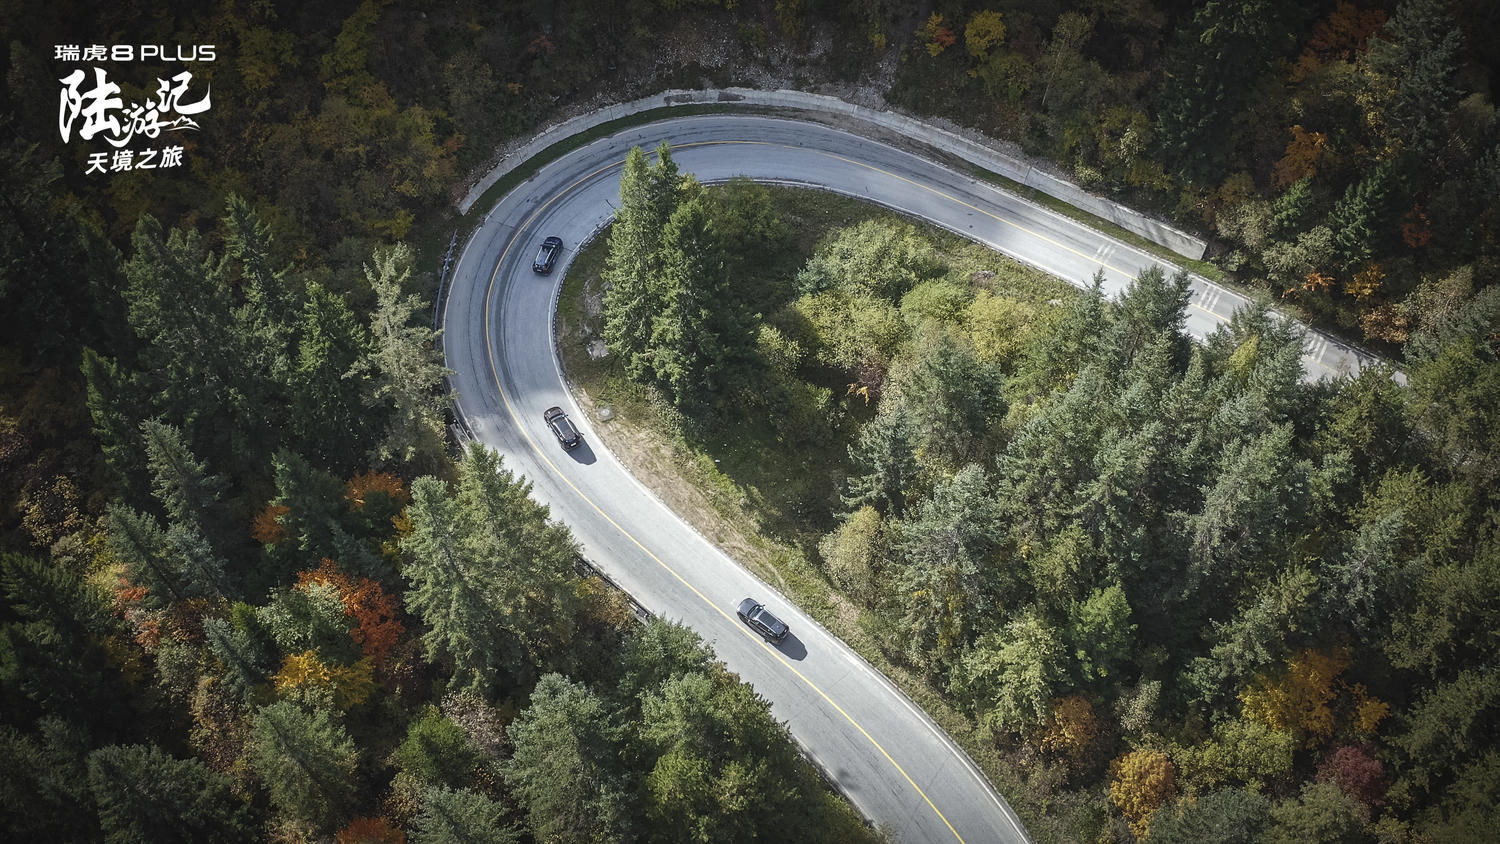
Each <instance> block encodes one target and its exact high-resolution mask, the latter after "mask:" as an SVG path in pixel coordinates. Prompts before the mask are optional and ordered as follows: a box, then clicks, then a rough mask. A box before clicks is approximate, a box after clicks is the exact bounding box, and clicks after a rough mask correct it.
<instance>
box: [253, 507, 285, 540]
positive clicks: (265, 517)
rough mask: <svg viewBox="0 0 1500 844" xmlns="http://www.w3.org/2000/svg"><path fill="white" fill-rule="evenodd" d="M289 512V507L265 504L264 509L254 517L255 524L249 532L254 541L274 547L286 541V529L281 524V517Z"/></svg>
mask: <svg viewBox="0 0 1500 844" xmlns="http://www.w3.org/2000/svg"><path fill="white" fill-rule="evenodd" d="M290 512H291V508H290V507H286V506H284V505H281V504H267V505H266V509H264V510H262V511H260V514H259V515H257V516H256V517H255V524H254V526H253V527H252V528H251V531H250V532H251V533H252V534H253V535H254V536H255V541H256V542H259V543H260V544H262V545H275V544H276V543H278V542H280V541H282V540H283V539H286V528H285V527H283V526H282V524H281V517H282V516H285V515H286V514H287V513H290Z"/></svg>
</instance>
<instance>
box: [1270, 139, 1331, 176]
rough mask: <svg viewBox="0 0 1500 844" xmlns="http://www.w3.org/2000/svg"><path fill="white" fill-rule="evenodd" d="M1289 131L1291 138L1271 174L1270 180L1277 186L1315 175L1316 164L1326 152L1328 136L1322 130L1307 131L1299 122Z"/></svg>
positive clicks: (1316, 170) (1316, 172)
mask: <svg viewBox="0 0 1500 844" xmlns="http://www.w3.org/2000/svg"><path fill="white" fill-rule="evenodd" d="M1289 131H1290V132H1291V133H1292V139H1291V140H1290V141H1288V142H1287V145H1286V151H1285V152H1284V153H1283V154H1282V156H1281V160H1280V161H1278V162H1276V171H1275V174H1274V175H1273V176H1272V181H1273V182H1274V183H1275V185H1276V187H1278V188H1284V187H1286V186H1287V185H1290V184H1292V183H1293V182H1296V181H1298V180H1299V179H1303V178H1307V177H1311V176H1316V175H1317V174H1318V165H1319V164H1320V163H1321V162H1322V161H1323V158H1324V156H1325V155H1327V153H1328V136H1327V135H1325V134H1323V133H1322V132H1309V131H1307V130H1306V129H1303V128H1302V125H1301V124H1298V125H1296V126H1293V127H1292V128H1291V129H1290V130H1289Z"/></svg>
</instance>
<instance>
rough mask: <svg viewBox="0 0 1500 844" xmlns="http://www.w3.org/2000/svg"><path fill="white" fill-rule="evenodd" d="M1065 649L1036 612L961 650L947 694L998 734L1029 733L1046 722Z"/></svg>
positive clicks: (1063, 673) (1060, 680)
mask: <svg viewBox="0 0 1500 844" xmlns="http://www.w3.org/2000/svg"><path fill="white" fill-rule="evenodd" d="M1065 654H1066V651H1065V646H1064V644H1063V642H1062V641H1061V639H1060V638H1059V636H1058V635H1057V631H1055V630H1054V629H1053V628H1052V627H1051V625H1049V624H1047V622H1046V621H1045V620H1044V619H1042V618H1040V617H1038V616H1037V615H1036V614H1035V613H1027V614H1025V615H1023V616H1021V617H1020V618H1017V619H1015V620H1014V621H1012V622H1010V623H1009V624H1007V625H1006V626H1005V628H1004V630H1003V631H1000V632H995V633H986V634H985V635H983V636H981V637H980V638H979V641H978V642H976V643H975V644H974V646H973V647H972V648H969V649H968V650H966V651H965V653H964V655H963V660H962V662H961V663H960V664H959V665H958V667H957V668H956V669H955V671H954V677H953V681H952V684H951V690H952V692H953V694H954V695H956V696H957V697H958V698H959V699H960V700H963V701H965V702H966V703H967V704H968V706H969V708H970V709H971V710H972V711H973V712H974V713H975V714H976V715H977V716H978V718H979V722H980V723H981V724H983V725H985V726H986V727H987V728H989V729H991V730H994V731H996V732H1004V733H1030V732H1032V731H1034V730H1036V729H1037V728H1039V727H1041V726H1042V725H1043V724H1045V723H1046V720H1047V715H1048V713H1049V712H1051V710H1052V698H1053V697H1054V696H1055V695H1056V694H1057V691H1058V688H1059V686H1060V685H1061V683H1062V681H1063V679H1064V675H1065V668H1064V666H1065V664H1066V662H1065Z"/></svg>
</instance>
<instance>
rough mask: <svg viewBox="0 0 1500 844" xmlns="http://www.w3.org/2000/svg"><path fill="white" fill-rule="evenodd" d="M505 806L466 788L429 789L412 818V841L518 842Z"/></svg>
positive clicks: (426, 843) (424, 843) (445, 843)
mask: <svg viewBox="0 0 1500 844" xmlns="http://www.w3.org/2000/svg"><path fill="white" fill-rule="evenodd" d="M505 815H506V811H505V807H504V806H502V805H500V804H499V803H496V802H495V801H493V800H491V799H489V798H488V797H485V796H484V795H483V794H479V793H477V792H474V791H470V790H469V789H467V788H459V789H451V788H442V787H432V788H428V789H426V790H425V791H423V792H422V811H421V812H419V813H417V816H416V817H415V818H413V819H412V824H411V825H412V831H411V841H412V844H518V842H519V841H520V840H521V833H520V831H519V830H517V829H516V828H515V826H514V825H513V824H509V823H506V820H505Z"/></svg>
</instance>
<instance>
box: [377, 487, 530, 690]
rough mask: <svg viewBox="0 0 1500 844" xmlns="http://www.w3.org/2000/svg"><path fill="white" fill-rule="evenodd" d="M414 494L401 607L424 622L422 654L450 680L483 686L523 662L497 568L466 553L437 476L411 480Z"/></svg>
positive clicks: (456, 511)
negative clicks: (500, 596) (496, 583)
mask: <svg viewBox="0 0 1500 844" xmlns="http://www.w3.org/2000/svg"><path fill="white" fill-rule="evenodd" d="M411 497H412V500H411V505H410V506H409V507H408V508H407V515H408V517H409V518H410V519H411V525H412V528H411V533H409V534H408V535H407V536H406V537H405V538H404V539H403V540H402V541H401V547H402V550H403V551H405V552H406V554H407V555H408V562H407V564H406V567H405V568H404V569H403V570H402V574H403V575H404V576H405V578H406V580H407V581H408V582H409V583H410V584H411V589H410V590H409V591H408V592H407V593H406V606H407V607H408V608H409V609H410V610H411V611H412V612H413V613H415V614H416V615H417V616H418V617H420V618H421V619H422V622H423V624H424V626H425V627H426V631H425V632H424V633H423V634H422V644H423V646H424V648H425V649H426V653H427V658H428V659H429V660H432V661H435V662H440V663H441V664H443V665H444V666H447V667H449V668H450V670H451V671H452V673H453V683H454V684H455V686H458V687H469V688H475V689H481V690H483V689H487V688H488V687H489V686H490V684H491V683H493V682H494V678H495V676H496V674H497V672H499V671H500V670H502V669H503V668H505V667H506V666H508V665H516V664H518V663H519V662H520V661H521V655H520V644H519V643H518V642H516V641H515V638H514V636H513V635H512V634H511V633H510V631H509V628H508V625H507V624H506V623H505V619H504V617H503V615H502V614H501V611H500V608H499V606H498V605H497V602H496V600H495V598H494V595H493V592H492V588H491V582H492V581H491V575H492V574H494V572H493V570H492V567H491V566H490V565H489V564H488V561H486V560H484V559H483V558H480V559H475V558H474V557H473V555H472V553H471V552H470V549H469V547H468V541H467V537H465V536H464V532H463V526H462V522H461V518H460V507H459V504H458V502H457V501H455V500H454V499H452V498H450V497H448V494H447V490H446V489H445V488H444V486H443V482H442V481H440V480H438V479H437V478H431V477H427V478H418V479H416V480H415V481H413V482H412V485H411Z"/></svg>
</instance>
